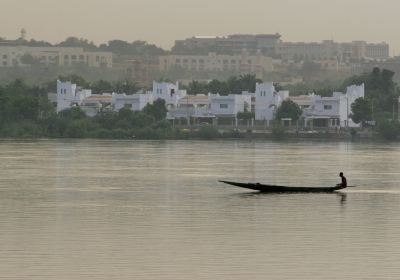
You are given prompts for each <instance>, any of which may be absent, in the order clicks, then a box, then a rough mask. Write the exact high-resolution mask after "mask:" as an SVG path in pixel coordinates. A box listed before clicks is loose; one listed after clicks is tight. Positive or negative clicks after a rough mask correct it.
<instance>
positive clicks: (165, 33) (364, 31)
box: [0, 0, 400, 53]
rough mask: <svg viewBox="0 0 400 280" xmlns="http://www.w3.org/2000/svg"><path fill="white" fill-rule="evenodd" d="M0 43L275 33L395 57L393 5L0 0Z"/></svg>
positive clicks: (168, 42)
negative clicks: (381, 49)
mask: <svg viewBox="0 0 400 280" xmlns="http://www.w3.org/2000/svg"><path fill="white" fill-rule="evenodd" d="M0 4H1V7H2V15H1V17H0V37H6V38H8V39H13V38H16V37H18V35H19V31H20V30H21V28H22V27H24V28H25V29H26V30H27V31H28V33H27V37H28V39H30V38H35V39H43V40H48V41H51V42H58V41H62V40H63V39H65V38H66V37H67V36H70V35H72V36H77V37H84V38H87V39H89V40H91V41H94V42H96V43H102V42H106V41H108V40H109V39H116V38H118V39H123V40H127V41H134V40H146V41H149V42H152V43H155V44H157V45H159V46H162V47H165V48H169V47H171V46H172V45H173V43H174V40H175V39H183V38H186V37H190V36H192V35H226V34H232V33H276V32H279V33H281V34H282V36H283V37H282V39H283V40H284V41H321V40H323V39H335V40H336V41H350V40H367V41H370V42H382V41H386V42H388V43H390V44H391V51H392V52H393V51H395V52H396V53H398V52H400V32H399V25H400V19H399V14H400V12H399V11H400V1H399V0H380V1H379V0H246V1H243V0H201V1H200V0H0Z"/></svg>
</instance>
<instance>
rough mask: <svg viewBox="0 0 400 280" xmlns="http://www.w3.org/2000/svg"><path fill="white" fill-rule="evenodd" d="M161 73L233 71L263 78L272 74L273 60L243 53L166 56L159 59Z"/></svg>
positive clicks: (258, 53)
mask: <svg viewBox="0 0 400 280" xmlns="http://www.w3.org/2000/svg"><path fill="white" fill-rule="evenodd" d="M159 67H160V70H161V71H167V70H170V69H173V68H175V67H180V68H183V69H186V70H189V71H200V72H201V71H231V72H234V73H238V74H255V75H256V76H257V77H259V78H262V77H263V75H264V72H272V71H273V69H274V66H273V60H272V58H270V57H266V56H264V55H263V54H261V52H257V53H256V54H255V55H251V54H250V53H249V52H247V51H242V52H241V53H240V54H236V55H226V54H217V53H209V54H208V55H177V54H172V55H165V56H160V58H159Z"/></svg>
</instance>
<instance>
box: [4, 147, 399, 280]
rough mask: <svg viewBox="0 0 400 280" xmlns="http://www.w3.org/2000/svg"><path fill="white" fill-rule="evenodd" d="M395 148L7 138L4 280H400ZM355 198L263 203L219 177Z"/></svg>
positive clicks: (267, 197) (276, 198) (292, 197)
mask: <svg viewBox="0 0 400 280" xmlns="http://www.w3.org/2000/svg"><path fill="white" fill-rule="evenodd" d="M399 159H400V146H399V145H394V144H360V143H337V142H300V143H299V142H289V143H274V142H263V141H259V142H252V141H249V142H248V141H210V142H207V141H203V142H202V141H131V142H123V141H121V142H119V141H93V140H90V141H89V140H87V141H45V140H43V141H8V140H7V141H0V279H7V280H11V279H29V280H32V279H33V280H36V279H37V280H39V279H40V280H47V279H57V280H64V279H65V280H71V279H72V280H75V279H96V280H103V279H108V280H109V279H140V280H141V279H143V280H150V279H151V280H154V279H168V280H169V279H171V280H180V279H182V280H183V279H185V280H186V279H229V280H232V279H233V280H236V279H277V280H278V279H279V280H282V279H300V280H303V279H304V280H305V279H307V280H309V279H360V280H361V279H362V280H364V279H374V280H376V279H400V184H399V182H400V161H399ZM340 171H344V172H345V175H346V176H347V178H348V181H349V184H351V185H357V186H359V187H358V188H354V189H348V190H345V191H342V192H340V193H333V194H257V193H252V192H249V191H247V190H242V189H237V188H235V187H229V186H224V185H222V184H220V183H218V182H217V180H219V179H227V180H237V181H244V182H264V183H271V184H286V185H293V186H332V185H334V184H336V183H337V182H339V179H340V178H339V177H338V173H339V172H340Z"/></svg>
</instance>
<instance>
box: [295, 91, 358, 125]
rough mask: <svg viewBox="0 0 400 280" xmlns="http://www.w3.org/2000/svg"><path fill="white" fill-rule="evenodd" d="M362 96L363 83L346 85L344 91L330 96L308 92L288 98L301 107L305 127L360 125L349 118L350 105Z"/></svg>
mask: <svg viewBox="0 0 400 280" xmlns="http://www.w3.org/2000/svg"><path fill="white" fill-rule="evenodd" d="M358 98H364V84H362V85H352V86H349V87H347V90H346V93H341V92H334V93H333V95H332V96H330V97H321V96H319V95H314V94H310V95H308V96H299V97H291V98H290V99H291V100H292V101H294V102H295V103H297V104H298V105H299V106H300V107H302V108H303V118H304V120H305V126H306V127H313V126H317V127H352V128H355V127H360V125H359V124H356V123H354V122H353V120H352V119H351V115H352V113H353V112H352V109H351V105H352V104H353V103H354V102H355V100H356V99H358Z"/></svg>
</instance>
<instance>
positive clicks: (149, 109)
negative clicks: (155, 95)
mask: <svg viewBox="0 0 400 280" xmlns="http://www.w3.org/2000/svg"><path fill="white" fill-rule="evenodd" d="M143 112H144V113H145V114H147V115H149V116H151V117H153V118H154V120H156V121H161V120H164V119H165V118H166V117H167V112H168V110H167V107H166V106H165V100H163V99H157V100H156V101H154V103H153V104H147V105H146V107H144V108H143Z"/></svg>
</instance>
